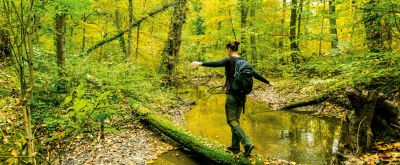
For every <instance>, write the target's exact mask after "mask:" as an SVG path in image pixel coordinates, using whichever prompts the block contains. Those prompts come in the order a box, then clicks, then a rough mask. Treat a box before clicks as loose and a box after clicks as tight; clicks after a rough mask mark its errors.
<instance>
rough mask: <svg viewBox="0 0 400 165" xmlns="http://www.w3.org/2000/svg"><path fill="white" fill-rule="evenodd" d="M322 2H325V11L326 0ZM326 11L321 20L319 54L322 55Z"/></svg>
mask: <svg viewBox="0 0 400 165" xmlns="http://www.w3.org/2000/svg"><path fill="white" fill-rule="evenodd" d="M322 3H323V4H324V8H323V9H322V10H323V11H325V6H326V1H325V0H323V1H322ZM324 13H325V12H323V13H322V20H321V31H320V33H319V49H318V55H320V56H321V55H322V35H323V34H324V24H325V14H324Z"/></svg>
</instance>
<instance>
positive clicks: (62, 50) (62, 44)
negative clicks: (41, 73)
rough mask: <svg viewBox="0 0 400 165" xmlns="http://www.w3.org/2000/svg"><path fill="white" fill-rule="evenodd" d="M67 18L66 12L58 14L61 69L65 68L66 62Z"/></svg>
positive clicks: (57, 30) (57, 47) (58, 46)
mask: <svg viewBox="0 0 400 165" xmlns="http://www.w3.org/2000/svg"><path fill="white" fill-rule="evenodd" d="M65 20H66V14H65V13H59V14H56V54H57V65H58V67H59V68H60V71H62V70H63V68H64V63H65Z"/></svg>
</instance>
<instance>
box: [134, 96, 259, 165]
mask: <svg viewBox="0 0 400 165" xmlns="http://www.w3.org/2000/svg"><path fill="white" fill-rule="evenodd" d="M130 104H131V106H132V107H133V108H134V109H135V114H136V115H137V116H138V117H139V119H140V121H141V122H142V123H144V124H146V125H151V126H153V127H154V128H156V129H157V130H158V131H160V132H161V133H163V134H164V135H166V136H167V137H169V138H171V139H172V140H174V141H176V142H177V143H178V144H180V145H181V146H182V147H184V148H187V149H189V150H191V151H193V152H195V153H197V154H199V155H201V156H204V157H205V158H207V159H209V160H211V161H213V162H215V163H217V164H250V163H252V162H250V161H249V159H247V158H244V157H238V158H236V157H235V156H234V155H232V154H230V153H227V152H225V150H224V149H223V146H222V145H219V144H216V143H215V142H210V141H208V140H206V139H204V138H201V137H197V136H195V135H193V134H191V133H189V132H188V131H185V130H184V129H183V128H182V127H180V126H177V125H175V124H173V123H172V122H171V121H169V120H166V119H164V118H162V117H159V116H158V115H156V114H154V113H152V112H151V111H150V110H149V109H147V108H145V107H143V106H140V105H137V104H134V103H133V102H132V101H130ZM256 158H257V159H256V161H257V162H256V164H262V160H261V157H259V156H256ZM253 163H254V162H253Z"/></svg>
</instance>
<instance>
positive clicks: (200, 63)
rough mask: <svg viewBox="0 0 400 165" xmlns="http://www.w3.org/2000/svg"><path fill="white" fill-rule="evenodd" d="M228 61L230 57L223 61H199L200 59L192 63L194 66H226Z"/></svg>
mask: <svg viewBox="0 0 400 165" xmlns="http://www.w3.org/2000/svg"><path fill="white" fill-rule="evenodd" d="M227 62H228V59H227V58H225V59H223V60H221V61H212V62H198V61H193V62H192V65H193V66H199V65H201V66H206V67H222V66H225V65H226V64H227Z"/></svg>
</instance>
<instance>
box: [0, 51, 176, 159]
mask: <svg viewBox="0 0 400 165" xmlns="http://www.w3.org/2000/svg"><path fill="white" fill-rule="evenodd" d="M35 54H36V56H35V60H34V61H35V63H34V67H35V87H34V90H33V101H32V105H31V108H32V119H33V120H32V122H33V125H34V128H35V130H34V133H35V138H36V139H35V144H36V147H37V148H36V151H37V152H38V154H37V158H38V159H37V160H38V163H45V158H46V155H48V154H50V155H54V156H57V155H60V154H62V153H64V152H66V151H65V149H66V148H67V147H65V146H68V145H70V144H73V143H75V141H80V140H81V139H82V138H85V139H92V140H94V139H98V138H100V137H101V136H102V135H104V134H107V133H120V132H121V131H124V130H125V129H129V127H127V126H129V125H131V126H133V127H135V125H137V119H135V118H133V116H132V115H131V113H132V112H131V109H130V108H129V104H128V102H127V98H128V97H129V98H131V99H134V100H135V101H136V102H137V103H140V104H142V105H146V106H148V107H152V108H154V109H157V110H158V111H159V112H158V113H160V114H165V113H166V112H167V110H168V109H169V108H171V107H172V108H174V106H178V104H177V103H176V101H175V100H174V99H173V98H174V95H173V94H172V92H169V91H170V90H169V89H168V88H166V87H165V86H164V85H163V82H162V81H161V76H160V75H158V74H156V73H154V72H153V71H152V70H151V69H147V68H146V67H145V66H138V65H137V64H135V63H133V62H132V63H128V62H126V61H125V60H124V57H123V56H122V55H114V56H104V57H98V56H87V57H80V56H78V55H68V56H69V58H68V61H67V62H66V65H65V67H64V68H58V67H57V65H56V64H55V61H56V60H55V58H54V57H55V55H54V54H52V53H49V52H46V51H45V50H43V49H40V48H35ZM49 59H50V61H53V60H54V62H49ZM0 76H1V79H0V80H1V81H2V83H1V89H0V105H1V107H0V109H1V112H0V115H2V118H0V119H1V120H0V129H1V131H2V132H1V137H0V140H2V141H3V142H2V143H0V151H1V153H4V154H3V155H0V156H10V158H7V157H6V158H0V160H1V161H3V160H4V161H6V160H10V161H12V162H18V161H19V160H20V159H19V158H17V156H19V155H22V154H23V153H25V152H26V147H24V146H26V140H25V138H24V130H23V122H22V120H21V118H22V114H21V110H20V107H19V103H18V93H19V91H18V89H19V88H18V77H17V76H16V73H15V72H14V71H13V69H12V67H10V66H7V67H5V68H4V69H3V68H2V69H1V70H0ZM3 77H4V78H3ZM105 138H107V136H106V137H105ZM0 142H1V141H0ZM11 159H12V160H11ZM55 159H57V158H56V157H52V158H50V160H48V162H52V161H54V160H55Z"/></svg>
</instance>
